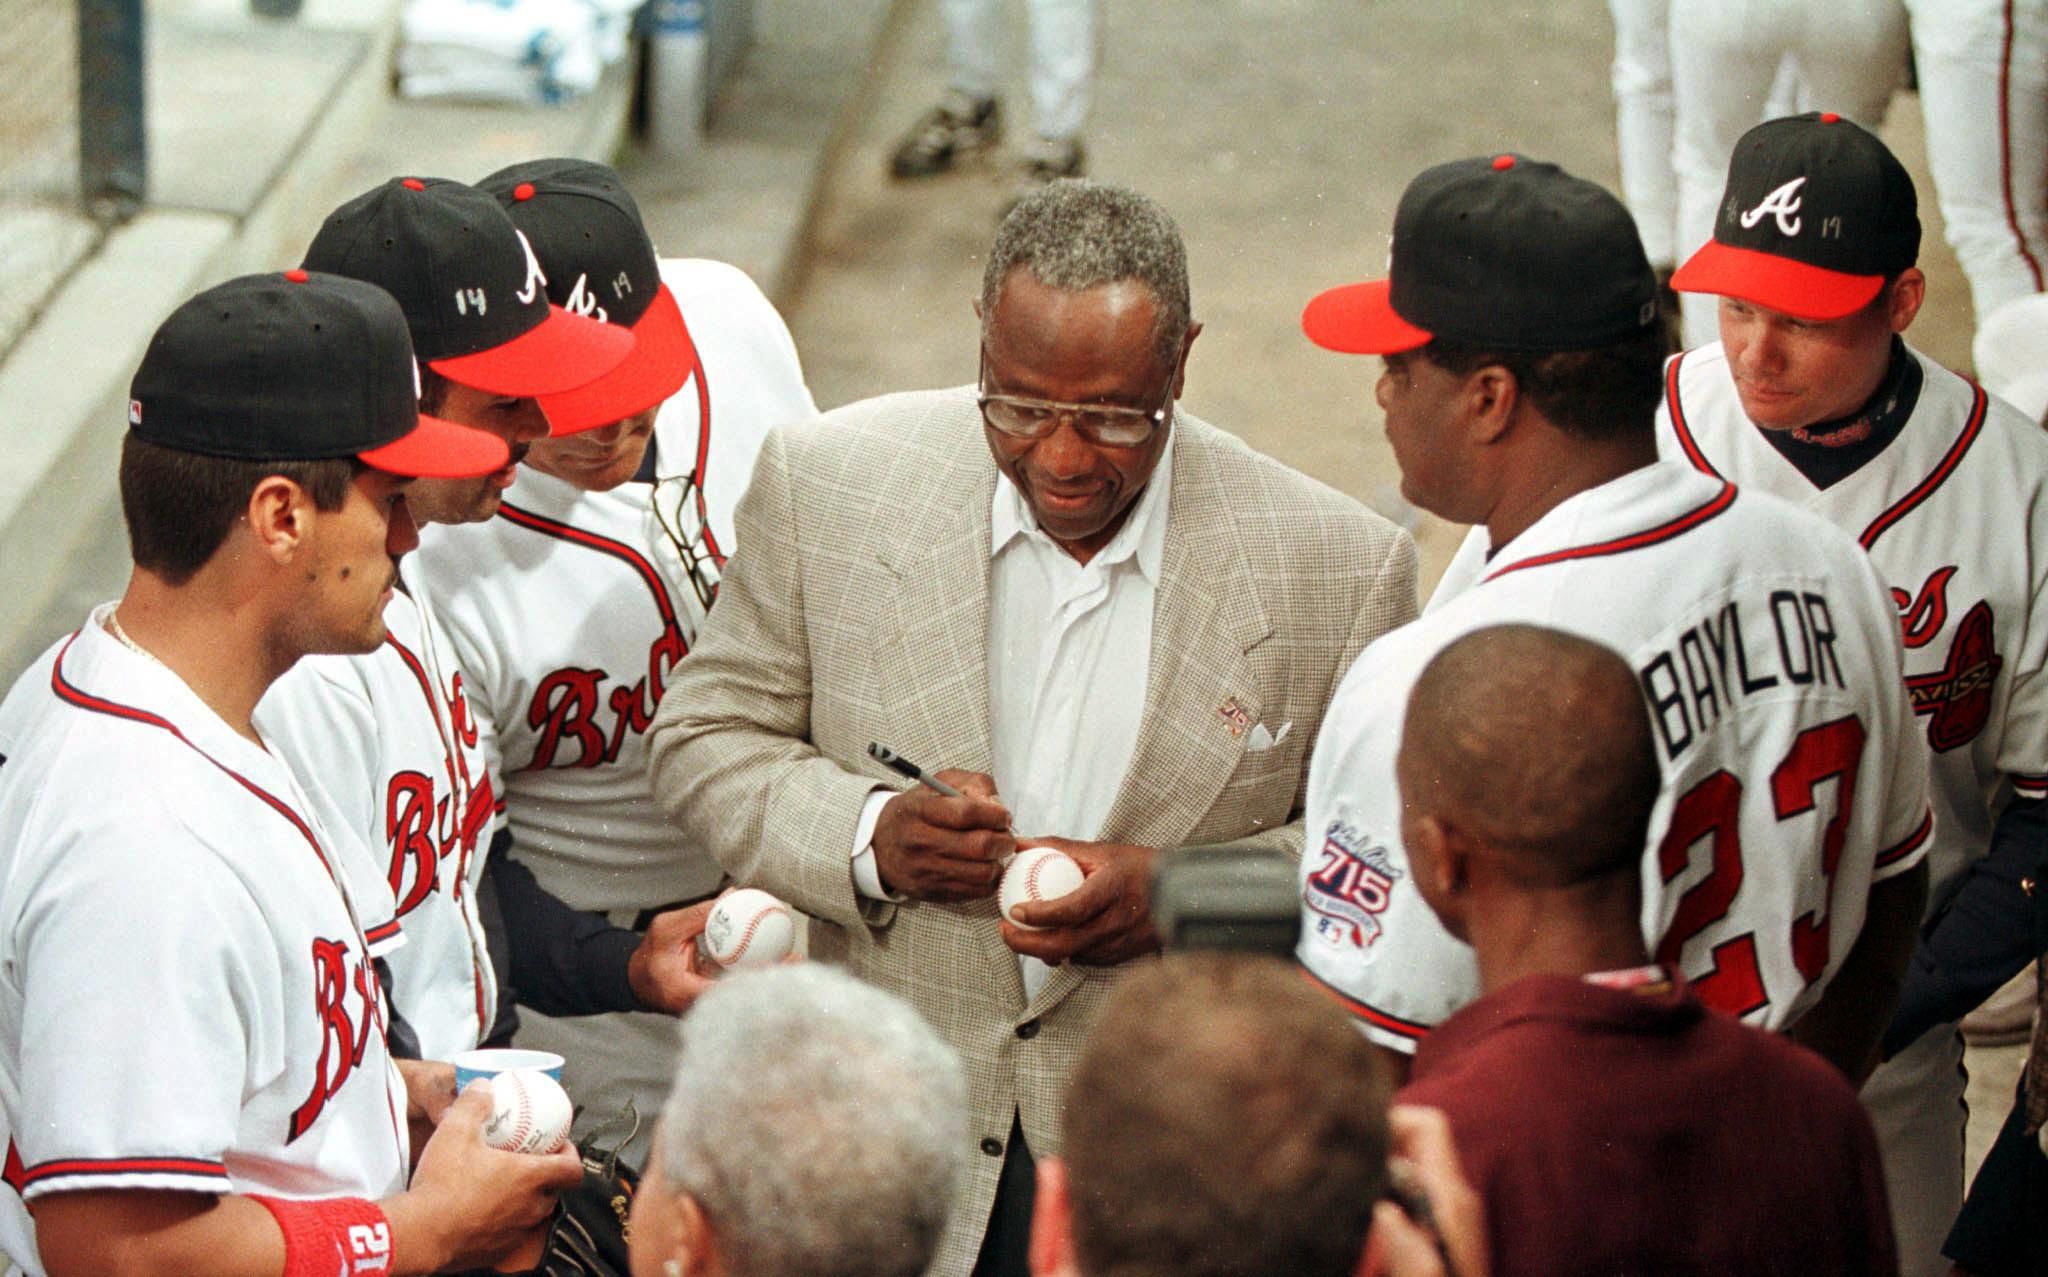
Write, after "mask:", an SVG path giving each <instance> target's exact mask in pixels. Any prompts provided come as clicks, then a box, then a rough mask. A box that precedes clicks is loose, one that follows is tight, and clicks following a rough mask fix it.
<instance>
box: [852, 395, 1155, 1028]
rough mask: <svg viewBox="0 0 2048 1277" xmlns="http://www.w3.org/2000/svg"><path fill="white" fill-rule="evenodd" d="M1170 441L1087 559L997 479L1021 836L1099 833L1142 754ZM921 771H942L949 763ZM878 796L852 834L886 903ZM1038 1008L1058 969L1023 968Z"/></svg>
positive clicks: (993, 698)
mask: <svg viewBox="0 0 2048 1277" xmlns="http://www.w3.org/2000/svg"><path fill="white" fill-rule="evenodd" d="M1172 474H1173V436H1172V435H1171V434H1169V435H1168V436H1167V440H1166V446H1165V447H1164V448H1163V449H1161V450H1160V454H1159V462H1158V464H1157V466H1155V467H1154V469H1153V471H1152V480H1151V482H1150V483H1149V484H1147V485H1146V488H1145V491H1144V492H1143V493H1142V494H1141V495H1140V496H1139V497H1138V500H1137V503H1136V504H1135V505H1134V506H1132V508H1131V515H1130V518H1129V519H1127V520H1126V521H1125V523H1124V525H1123V527H1121V528H1119V529H1118V530H1117V534H1116V536H1115V537H1113V538H1112V539H1111V540H1110V542H1109V544H1108V545H1105V546H1104V547H1102V549H1100V550H1098V551H1097V552H1096V553H1095V556H1094V557H1093V558H1091V559H1089V560H1088V562H1087V563H1085V564H1083V563H1079V562H1077V561H1076V560H1075V559H1074V557H1073V556H1072V555H1071V554H1069V553H1067V551H1066V550H1064V549H1062V548H1061V547H1060V546H1059V544H1058V543H1057V542H1055V541H1054V540H1053V539H1052V538H1051V537H1049V536H1047V535H1046V534H1045V532H1044V531H1042V530H1041V529H1040V528H1039V526H1038V521H1037V520H1036V519H1035V518H1034V517H1033V516H1032V513H1031V506H1030V503H1029V502H1027V501H1026V500H1025V499H1024V496H1023V494H1022V493H1020V492H1019V491H1018V490H1017V488H1016V485H1014V484H1012V483H1011V482H1010V481H1009V479H1008V478H1007V477H1003V476H998V477H997V479H996V490H995V498H994V503H993V506H992V508H991V510H990V518H989V528H990V546H989V555H990V559H991V564H990V572H989V611H988V628H989V646H988V681H989V728H990V731H991V734H992V737H993V741H992V743H993V746H994V759H995V761H994V771H995V782H996V792H997V793H998V794H1000V795H1001V796H1002V800H1003V804H1004V805H1005V806H1006V807H1008V808H1009V809H1010V820H1011V826H1012V828H1014V829H1015V830H1016V831H1017V836H1018V838H1019V839H1022V840H1024V841H1029V840H1030V839H1032V838H1033V837H1044V836H1048V835H1050V836H1053V837H1060V838H1073V839H1078V840H1083V841H1092V840H1094V839H1096V838H1098V837H1099V836H1100V833H1101V829H1102V825H1103V822H1104V821H1105V820H1107V819H1108V817H1109V809H1110V805H1111V804H1112V803H1113V802H1114V801H1115V800H1116V794H1117V790H1118V788H1119V787H1120V786H1121V785H1122V784H1123V778H1124V772H1125V771H1126V770H1128V769H1129V767H1130V762H1131V755H1132V754H1133V753H1134V752H1135V751H1136V748H1137V742H1138V725H1139V722H1140V721H1141V720H1142V718H1143V717H1144V709H1145V679H1146V675H1147V673H1148V672H1149V670H1150V668H1151V653H1152V605H1153V599H1154V596H1155V594H1156V593H1157V586H1158V582H1159V571H1160V564H1161V561H1162V560H1163V558H1164V557H1165V551H1166V520H1167V506H1168V500H1169V496H1170V489H1171V487H1172V482H1171V480H1172ZM918 761H919V762H921V763H923V764H924V765H925V766H927V767H929V768H931V769H932V770H934V771H937V770H940V769H942V768H944V767H946V766H947V765H948V764H947V761H946V760H944V759H933V760H925V759H919V760H918ZM894 793H895V791H893V790H878V791H876V793H875V794H873V795H872V796H871V797H870V798H869V799H868V805H867V808H866V809H865V810H864V811H863V813H862V819H861V823H860V827H859V829H858V830H857V832H856V833H855V854H854V860H853V870H854V882H855V884H856V885H857V886H858V887H859V889H860V891H861V892H862V894H864V895H867V896H869V897H872V898H877V899H881V898H886V896H885V894H884V893H883V891H882V890H881V878H880V875H879V874H878V873H877V872H876V870H875V867H874V849H873V846H872V839H873V834H874V823H875V820H876V819H877V818H879V816H880V815H881V809H882V806H883V805H884V804H886V803H887V802H888V800H889V799H890V798H891V797H893V796H894ZM1018 962H1019V970H1020V972H1021V973H1022V975H1023V979H1024V993H1025V997H1026V998H1027V999H1028V998H1030V997H1032V996H1034V995H1036V994H1037V992H1038V990H1039V988H1040V987H1041V986H1042V985H1043V984H1044V983H1045V979H1046V976H1047V974H1048V971H1049V968H1048V967H1047V966H1046V965H1045V964H1044V963H1043V962H1040V961H1039V960H1038V959H1036V958H1023V957H1020V958H1019V959H1018Z"/></svg>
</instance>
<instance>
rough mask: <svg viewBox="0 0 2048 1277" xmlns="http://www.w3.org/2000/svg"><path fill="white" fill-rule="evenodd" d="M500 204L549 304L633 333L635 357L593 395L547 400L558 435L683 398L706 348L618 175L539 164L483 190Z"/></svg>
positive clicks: (593, 167) (578, 392) (584, 164)
mask: <svg viewBox="0 0 2048 1277" xmlns="http://www.w3.org/2000/svg"><path fill="white" fill-rule="evenodd" d="M477 188H478V189H479V190H483V191H488V192H490V194H492V195H493V196H495V197H497V200H498V203H499V204H500V205H502V206H503V207H504V209H505V212H506V213H507V214H508V215H509V216H510V217H511V218H512V223H513V225H515V226H517V227H518V228H519V230H520V233H521V234H523V235H525V236H526V240H527V242H528V243H529V244H531V245H533V251H534V252H535V253H536V254H537V255H538V256H539V257H540V264H541V268H542V269H544V270H545V271H547V276H548V299H549V300H550V301H552V302H554V303H555V304H556V305H558V306H560V307H562V308H563V309H565V310H569V311H573V312H574V313H576V314H579V315H587V316H589V317H590V318H592V319H596V320H599V321H601V322H604V323H609V324H616V325H618V326H620V327H622V328H630V329H632V331H633V353H632V354H631V355H628V356H627V357H626V360H625V362H624V363H622V364H620V365H619V366H618V367H617V368H614V369H612V370H611V371H610V372H608V373H606V374H605V375H604V376H602V377H600V378H598V379H597V380H596V381H593V382H591V383H590V384H589V385H587V386H579V387H577V388H576V389H574V390H568V391H564V392H562V393H561V394H557V395H546V396H543V397H542V399H541V409H542V410H543V411H544V412H546V413H547V417H548V424H549V425H550V426H552V427H553V429H554V433H556V434H558V435H560V434H570V433H573V432H575V431H578V430H588V429H590V428H592V427H594V426H607V425H610V424H611V423H612V422H614V421H618V420H620V419H622V418H625V417H631V416H634V415H635V414H637V413H641V412H645V411H646V410H647V409H649V408H652V407H654V406H656V405H657V404H660V403H661V402H662V401H664V400H666V399H667V398H668V397H669V396H670V395H672V394H674V393H676V392H677V391H678V390H681V389H682V388H683V384H684V383H685V382H687V381H689V379H690V373H691V372H692V371H693V370H694V369H695V368H696V366H697V348H696V346H695V345H694V344H693V343H692V342H691V340H690V330H689V329H688V328H686V327H684V325H683V312H682V308H681V307H680V306H678V305H677V304H676V299H675V295H674V294H673V293H671V292H670V291H669V289H668V285H666V284H664V283H663V282H662V280H661V264H660V262H659V261H658V260H657V259H656V258H655V255H654V241H653V240H651V239H649V238H648V236H647V227H646V225H645V223H643V222H642V221H641V220H640V207H639V205H637V204H635V203H634V202H633V196H632V195H631V194H630V193H629V192H628V191H627V190H626V186H625V183H624V182H622V181H620V180H619V175H618V173H617V172H615V171H614V170H613V169H611V168H609V167H607V166H605V165H603V164H595V163H592V162H590V161H589V160H577V159H547V160H529V161H527V162H526V163H524V164H514V165H512V166H511V167H509V168H502V169H499V170H498V171H497V172H495V173H493V174H491V175H490V176H489V177H487V178H485V179H484V180H483V181H481V182H478V183H477Z"/></svg>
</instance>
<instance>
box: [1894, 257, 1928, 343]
mask: <svg viewBox="0 0 2048 1277" xmlns="http://www.w3.org/2000/svg"><path fill="white" fill-rule="evenodd" d="M1926 300H1927V276H1925V275H1923V274H1921V273H1920V268H1919V267H1918V266H1908V267H1907V268H1906V269H1905V270H1903V271H1901V272H1900V273H1899V278H1898V280H1897V282H1895V283H1894V284H1893V285H1892V287H1891V294H1890V296H1888V297H1887V298H1886V299H1885V317H1886V319H1887V320H1888V321H1889V322H1890V324H1891V330H1892V331H1893V332H1895V333H1902V332H1905V331H1906V329H1907V328H1909V327H1911V326H1912V323H1913V317H1914V316H1916V315H1918V314H1919V313H1920V305H1921V303H1922V302H1925V301H1926Z"/></svg>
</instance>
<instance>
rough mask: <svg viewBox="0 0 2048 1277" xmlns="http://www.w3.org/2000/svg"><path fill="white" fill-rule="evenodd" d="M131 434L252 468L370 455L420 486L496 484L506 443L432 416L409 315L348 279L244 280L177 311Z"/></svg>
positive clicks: (133, 402) (135, 388)
mask: <svg viewBox="0 0 2048 1277" xmlns="http://www.w3.org/2000/svg"><path fill="white" fill-rule="evenodd" d="M128 427H129V429H130V430H132V431H134V432H135V434H136V436H137V437H138V438H141V439H146V440H148V441H149V442H151V443H154V444H158V445H160V446H162V447H165V448H174V449H176V450H178V451H180V452H196V453H199V454H201V455H204V456H209V457H230V458H235V459H237V460H243V461H325V460H329V459H332V458H336V457H359V458H361V459H362V460H363V461H364V462H366V463H367V464H369V465H372V466H375V467H376V468H377V469H379V470H388V471H390V472H391V473H393V474H402V475H412V476H416V477H419V478H434V479H464V478H473V477H475V476H478V475H485V474H489V473H490V472H491V471H493V470H496V469H499V468H500V467H502V466H503V465H504V464H505V462H506V461H507V460H508V459H509V457H510V452H509V450H508V449H507V448H506V446H505V442H504V441H503V440H502V439H499V438H497V437H496V436H494V435H490V434H486V433H485V432H484V431H481V430H472V429H470V428H469V427H467V426H458V425H454V424H452V423H450V422H446V421H440V420H437V419H435V418H433V417H422V416H421V415H420V401H419V368H418V366H417V365H416V364H414V362H413V353H412V339H411V338H410V337H409V336H408V335H407V332H406V323H405V315H404V313H403V312H402V311H400V310H399V308H398V303H397V302H396V301H393V300H392V298H391V296H390V295H389V294H387V293H386V292H384V290H382V289H380V288H377V287H374V286H373V285H370V284H366V283H363V282H361V281H359V280H353V279H344V278H342V277H341V276H338V275H323V274H316V273H313V272H310V271H304V270H289V271H285V272H283V273H282V274H268V275H243V276H241V277H239V278H237V279H231V280H229V281H228V282H226V283H225V284H220V285H217V286H216V287H213V288H209V289H207V290H206V291H205V292H203V293H200V294H199V295H198V296H196V297H194V298H192V299H191V300H189V301H187V302H186V303H185V304H184V305H182V306H180V307H178V308H177V309H176V310H174V311H172V312H171V314H170V317H169V318H168V319H166V320H164V322H163V323H162V325H160V326H159V327H158V328H157V330H156V335H155V336H153V337H151V338H150V341H149V349H148V350H146V351H144V352H143V356H142V364H141V366H140V367H139V368H137V369H136V371H135V379H134V381H133V382H131V383H130V385H129V389H128Z"/></svg>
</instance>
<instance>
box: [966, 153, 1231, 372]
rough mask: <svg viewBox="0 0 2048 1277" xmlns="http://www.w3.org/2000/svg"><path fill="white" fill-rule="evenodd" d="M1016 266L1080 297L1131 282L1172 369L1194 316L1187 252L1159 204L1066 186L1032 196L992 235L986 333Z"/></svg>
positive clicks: (1109, 189)
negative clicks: (1145, 301) (1152, 308)
mask: <svg viewBox="0 0 2048 1277" xmlns="http://www.w3.org/2000/svg"><path fill="white" fill-rule="evenodd" d="M1019 266H1022V267H1024V268H1025V269H1026V270H1029V271H1030V272H1031V274H1032V275H1033V276H1034V277H1036V278H1037V280H1038V282H1039V283H1041V284H1044V285H1045V286H1046V287H1048V288H1056V289H1058V290H1060V291H1061V292H1067V293H1078V292H1081V291H1083V290H1084V289H1089V288H1094V287H1096V286H1098V285H1101V284H1120V283H1123V282H1124V281H1125V280H1135V281H1137V282H1138V283H1140V284H1143V285H1144V286H1145V287H1146V288H1147V289H1149V290H1151V293H1152V297H1153V300H1154V302H1155V303H1156V305H1157V306H1158V318H1157V320H1156V321H1155V325H1154V331H1153V338H1154V342H1155V346H1156V349H1157V350H1158V352H1159V358H1160V360H1161V361H1162V363H1163V364H1165V365H1166V366H1169V367H1170V366H1172V365H1173V364H1174V363H1175V362H1176V361H1178V360H1179V358H1180V345H1181V339H1182V337H1184V336H1185V335H1186V334H1187V331H1188V325H1189V323H1190V322H1192V319H1193V311H1192V310H1191V308H1190V304H1189V301H1188V251H1187V246H1186V245H1185V244H1184V243H1183V242H1182V241H1181V237H1180V227H1178V226H1176V225H1174V222H1173V218H1171V217H1169V216H1167V213H1166V210H1165V209H1163V208H1161V207H1160V206H1159V202H1158V201H1157V200H1154V199H1152V198H1151V197H1150V196H1147V195H1140V194H1138V192H1136V191H1133V190H1130V189H1128V188H1126V187H1121V186H1104V185H1101V184H1099V183H1096V182H1088V181H1082V180H1080V179H1076V178H1065V179H1062V180H1060V181H1057V182H1051V183H1048V184H1047V185H1045V186H1042V187H1040V188H1039V189H1037V190H1035V191H1033V192H1031V193H1030V194H1029V195H1026V196H1025V197H1024V198H1023V199H1021V200H1019V201H1017V206H1016V207H1015V208H1013V209H1011V210H1010V212H1009V215H1008V216H1006V217H1004V218H1003V222H1002V225H1001V226H999V227H997V228H996V242H995V244H994V245H993V246H992V247H991V248H990V249H989V254H988V266H987V268H986V269H985V270H984V271H983V272H982V276H981V322H982V325H983V327H984V328H986V326H987V324H988V322H989V318H990V316H992V315H994V314H995V312H996V299H997V298H998V297H1000V296H1001V295H1002V291H1003V284H1004V282H1005V281H1007V280H1008V279H1009V278H1010V272H1011V271H1013V270H1015V269H1016V268H1018V267H1019Z"/></svg>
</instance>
